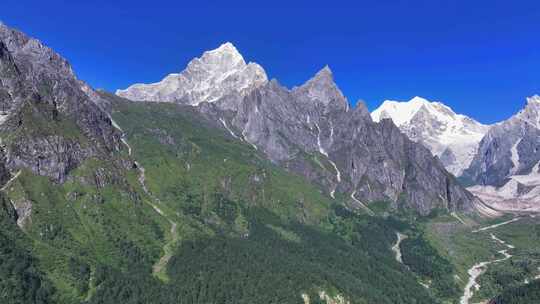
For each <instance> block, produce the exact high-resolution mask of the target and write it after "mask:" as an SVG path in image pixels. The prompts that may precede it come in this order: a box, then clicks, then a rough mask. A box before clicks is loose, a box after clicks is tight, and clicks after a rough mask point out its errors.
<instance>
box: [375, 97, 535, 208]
mask: <svg viewBox="0 0 540 304" xmlns="http://www.w3.org/2000/svg"><path fill="white" fill-rule="evenodd" d="M539 109H540V97H538V96H533V97H530V98H527V103H526V105H525V107H524V109H523V110H521V111H520V112H519V113H517V114H516V115H514V116H512V117H510V118H509V119H507V120H505V121H502V122H499V123H496V124H493V125H483V124H481V123H479V122H477V121H475V120H474V119H471V118H470V117H467V116H464V115H461V114H456V113H455V112H454V111H452V110H451V109H450V108H449V107H448V106H446V105H444V104H442V103H440V102H429V101H427V100H425V99H423V98H420V97H415V98H413V99H412V100H410V101H407V102H396V101H385V102H384V103H383V104H382V105H381V106H380V107H379V108H377V109H376V110H374V111H373V112H372V113H371V115H372V117H373V119H374V120H375V121H380V120H381V119H384V118H389V119H391V120H392V121H393V122H394V123H395V124H396V125H397V126H398V127H399V128H400V130H401V131H402V132H403V133H404V134H406V135H407V136H408V137H409V138H410V139H411V140H413V141H415V142H420V143H422V144H423V145H425V146H426V147H428V148H429V149H430V150H431V152H432V153H433V154H434V155H436V156H438V157H439V159H440V160H441V162H442V163H443V164H444V165H445V167H446V168H447V169H448V171H450V172H452V173H453V174H454V175H456V176H458V177H460V179H461V180H462V182H464V183H465V184H466V185H468V186H469V188H468V189H469V190H470V191H472V192H473V193H474V194H475V195H477V196H478V197H480V198H481V199H482V200H483V201H484V202H487V203H488V204H489V205H490V206H492V207H495V208H496V209H499V210H507V211H508V210H513V211H535V210H538V208H539V203H540V197H539V195H540V188H538V186H539V185H540V180H539V179H538V178H539V177H540V175H539V174H538V162H539V160H540V159H539V156H538V145H539V144H540V142H539V141H538V135H540V133H538V132H539V131H540V130H539V126H540V125H539V119H540V117H539Z"/></svg>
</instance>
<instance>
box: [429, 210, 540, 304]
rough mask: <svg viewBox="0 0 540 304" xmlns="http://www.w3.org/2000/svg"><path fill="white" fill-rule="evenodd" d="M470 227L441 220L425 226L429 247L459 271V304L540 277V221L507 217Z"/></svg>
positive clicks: (485, 298) (487, 297)
mask: <svg viewBox="0 0 540 304" xmlns="http://www.w3.org/2000/svg"><path fill="white" fill-rule="evenodd" d="M476 220H478V219H476ZM467 223H468V222H467V221H463V220H462V219H461V218H459V219H458V218H457V217H455V216H454V217H450V216H442V217H437V218H434V219H432V220H431V221H430V222H429V223H428V224H427V225H426V226H425V228H424V229H425V231H426V237H427V238H428V239H429V241H430V243H431V244H433V245H434V246H435V247H436V248H437V250H438V252H439V253H441V254H442V255H443V256H444V257H445V258H446V259H448V260H449V261H450V262H451V263H452V264H453V265H454V267H455V268H456V269H457V275H456V277H455V280H456V282H457V283H458V284H459V285H460V286H461V287H462V288H463V293H462V296H461V298H460V301H459V303H460V304H469V303H484V302H485V301H489V300H490V299H493V298H495V297H496V296H498V295H499V294H501V293H502V292H503V291H505V290H507V289H509V288H514V287H517V286H521V285H524V284H527V283H530V282H532V281H534V280H538V279H539V278H540V269H539V268H538V267H539V266H540V228H539V227H540V220H538V219H537V218H535V217H533V216H521V217H514V218H504V219H499V220H494V221H491V222H490V221H488V222H486V223H484V224H483V225H482V226H480V228H476V229H471V228H470V227H469V226H468V224H467Z"/></svg>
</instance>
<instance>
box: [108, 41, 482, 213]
mask: <svg viewBox="0 0 540 304" xmlns="http://www.w3.org/2000/svg"><path fill="white" fill-rule="evenodd" d="M250 67H251V68H250ZM253 70H256V71H257V73H253ZM200 71H204V73H202V74H201V72H200ZM201 75H203V76H201ZM201 79H203V81H202V82H200V80H201ZM266 79H267V77H266V74H265V73H264V71H263V69H262V68H261V67H260V66H259V65H257V64H254V63H249V64H246V63H245V61H244V60H243V59H242V55H241V54H240V53H239V52H238V51H237V50H236V48H235V47H234V46H233V45H232V44H231V43H225V44H223V45H222V46H220V47H219V48H217V49H215V50H212V51H208V52H205V53H204V54H203V55H202V56H201V58H195V59H193V60H192V61H191V62H190V63H189V64H188V65H187V68H186V69H185V70H184V71H182V72H181V73H179V74H171V75H168V76H166V77H165V78H164V79H163V80H162V81H161V82H159V83H154V84H150V85H144V84H136V85H133V86H131V87H129V88H127V89H125V90H119V91H117V92H116V94H117V95H118V96H121V97H125V98H129V99H131V100H134V101H163V102H173V103H176V104H182V105H194V106H196V107H197V108H198V109H199V111H201V112H202V113H204V114H205V115H207V116H209V117H210V119H211V120H213V121H216V122H217V121H219V122H221V124H222V126H221V127H223V128H225V129H227V130H228V131H229V132H230V134H231V136H233V137H235V138H240V139H241V140H243V141H245V142H247V143H249V144H250V145H252V146H253V147H254V148H256V149H259V150H260V151H261V152H262V153H264V154H265V155H266V157H267V158H268V159H270V160H271V161H273V162H275V163H277V164H279V165H280V166H283V167H285V168H287V169H289V170H291V171H293V172H296V173H298V174H301V175H303V176H305V177H306V178H308V179H309V180H310V181H312V182H315V183H317V184H318V185H320V186H321V187H322V188H323V189H325V191H326V192H327V193H328V195H330V196H331V197H333V198H335V197H336V194H339V195H341V196H344V197H346V198H347V200H349V203H350V204H351V205H352V206H354V207H355V208H362V209H365V210H367V212H370V211H369V204H370V203H371V202H377V201H379V202H380V201H389V202H391V205H392V208H393V209H398V207H400V206H408V207H412V208H414V209H416V210H418V211H419V212H420V213H422V214H428V213H429V212H431V211H432V210H434V209H436V208H445V209H450V210H452V211H455V210H463V211H474V210H475V209H476V206H477V205H481V204H482V203H481V202H479V201H478V200H476V199H475V198H474V196H472V195H471V194H470V193H469V192H468V191H465V190H464V189H463V188H462V187H461V186H460V185H459V183H458V182H457V180H456V179H455V178H454V177H453V176H452V175H451V174H448V173H447V172H446V171H445V170H444V168H443V166H442V165H441V163H440V162H439V161H438V160H436V159H434V158H433V157H432V156H431V154H430V152H429V151H428V150H427V149H425V148H423V147H422V146H421V145H416V144H414V143H413V142H411V141H409V140H408V138H407V137H406V136H403V135H402V134H401V133H400V131H399V129H398V128H396V127H395V125H394V124H392V123H389V122H381V123H375V122H373V121H372V119H371V117H370V114H369V111H368V110H367V107H366V106H365V104H363V103H358V104H357V106H356V107H355V108H353V109H351V108H350V107H349V102H348V100H347V99H346V98H345V97H344V95H343V94H342V92H341V91H340V90H339V88H338V87H337V85H336V84H335V82H334V79H333V75H332V71H331V70H330V68H329V67H328V66H326V67H324V68H323V69H322V70H320V71H319V72H318V73H317V74H316V75H315V76H314V77H313V78H312V79H310V80H308V81H307V82H306V83H305V84H303V85H301V86H299V87H295V88H293V89H288V88H286V87H284V86H282V85H280V84H279V82H278V81H277V80H270V81H267V80H266ZM173 80H174V81H173ZM181 83H189V84H193V83H197V85H194V86H191V85H190V86H189V87H188V88H187V89H186V87H185V86H183V85H182V89H175V88H177V87H178V86H181V85H180V84H181ZM210 83H212V85H209V84H210ZM173 84H174V85H173ZM238 87H240V88H241V89H240V90H239V89H238ZM196 95H198V96H205V97H204V99H203V100H202V102H196V103H195V102H193V101H192V97H190V96H196ZM208 96H213V97H212V98H208ZM161 97H165V98H163V99H160V98H161Z"/></svg>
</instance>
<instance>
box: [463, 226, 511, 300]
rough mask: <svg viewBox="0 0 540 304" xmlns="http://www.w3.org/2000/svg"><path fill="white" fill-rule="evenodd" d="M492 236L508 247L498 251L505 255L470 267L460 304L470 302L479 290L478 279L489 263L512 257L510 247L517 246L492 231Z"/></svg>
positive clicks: (490, 227)
mask: <svg viewBox="0 0 540 304" xmlns="http://www.w3.org/2000/svg"><path fill="white" fill-rule="evenodd" d="M517 220H519V218H514V219H512V220H509V221H506V222H502V223H499V224H495V225H491V226H487V227H484V228H480V229H477V230H474V231H473V233H476V232H482V231H486V230H490V229H493V228H497V227H500V226H503V225H506V224H510V223H512V222H515V221H517ZM490 236H491V239H492V240H493V241H495V242H497V243H499V244H501V245H503V246H504V247H506V249H503V250H499V251H497V253H499V254H502V255H503V256H504V257H503V258H500V259H494V260H488V261H483V262H479V263H476V264H474V265H473V266H472V267H471V268H469V270H468V271H467V273H468V274H469V280H468V282H467V285H466V286H465V289H464V290H463V296H462V297H461V299H460V302H459V303H460V304H469V303H470V300H471V299H472V297H473V296H474V292H475V291H478V290H479V289H480V285H479V284H478V283H477V282H476V281H477V280H478V277H480V275H482V274H483V273H484V272H486V271H487V269H488V266H489V265H491V264H495V263H500V262H503V261H506V260H508V259H510V258H511V257H512V254H510V253H509V251H510V249H514V248H515V247H514V246H513V245H511V244H508V243H506V242H505V241H503V240H501V239H499V238H498V237H497V236H496V235H495V234H493V233H490Z"/></svg>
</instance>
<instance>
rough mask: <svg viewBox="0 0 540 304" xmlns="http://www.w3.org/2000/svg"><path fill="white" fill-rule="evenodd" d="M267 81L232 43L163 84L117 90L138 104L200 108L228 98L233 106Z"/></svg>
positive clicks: (193, 62)
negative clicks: (144, 102)
mask: <svg viewBox="0 0 540 304" xmlns="http://www.w3.org/2000/svg"><path fill="white" fill-rule="evenodd" d="M267 82H268V78H267V76H266V73H265V71H264V69H263V68H262V67H261V66H260V65H258V64H256V63H251V62H250V63H246V62H245V61H244V58H243V57H242V55H241V54H240V53H239V52H238V50H237V49H236V48H235V47H234V45H233V44H232V43H230V42H227V43H224V44H223V45H221V46H220V47H218V48H217V49H215V50H212V51H207V52H205V53H204V54H203V55H202V56H201V57H200V58H195V59H193V60H192V61H191V62H190V63H189V64H188V65H187V68H186V69H185V70H184V71H182V72H181V73H179V74H169V75H168V76H166V77H165V78H164V79H163V80H162V81H160V82H157V83H151V84H134V85H132V86H130V87H129V88H127V89H125V90H118V91H116V94H117V95H118V96H121V97H124V98H128V99H131V100H136V101H161V102H177V103H181V104H186V105H194V106H195V105H198V104H199V103H201V102H209V103H211V102H215V101H217V100H221V99H223V98H225V99H227V97H228V96H230V97H231V98H232V100H230V99H229V100H227V101H226V102H228V103H231V105H230V107H234V106H235V104H236V103H238V97H242V96H245V95H247V94H249V93H250V92H251V91H253V89H255V88H257V87H259V86H261V85H263V84H265V83H267Z"/></svg>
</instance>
